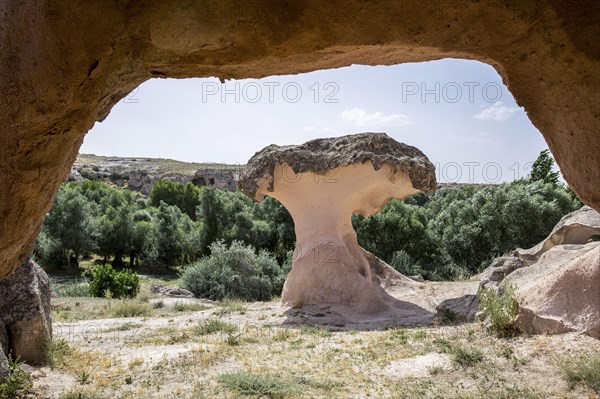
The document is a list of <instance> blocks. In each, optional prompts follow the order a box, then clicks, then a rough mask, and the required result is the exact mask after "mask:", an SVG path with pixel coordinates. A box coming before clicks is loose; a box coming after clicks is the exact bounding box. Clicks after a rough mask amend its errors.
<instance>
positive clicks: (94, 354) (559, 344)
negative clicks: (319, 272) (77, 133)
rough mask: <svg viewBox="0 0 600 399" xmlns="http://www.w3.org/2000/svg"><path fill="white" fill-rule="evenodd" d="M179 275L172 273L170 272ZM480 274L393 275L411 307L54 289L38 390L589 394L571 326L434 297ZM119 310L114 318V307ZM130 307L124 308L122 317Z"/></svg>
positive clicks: (585, 344) (81, 393)
mask: <svg viewBox="0 0 600 399" xmlns="http://www.w3.org/2000/svg"><path fill="white" fill-rule="evenodd" d="M169 284H176V282H169ZM476 289H477V283H476V282H450V283H424V284H422V283H419V284H411V286H410V287H401V286H396V287H388V292H390V293H391V294H392V295H393V296H394V297H396V298H398V299H399V301H401V302H403V303H405V304H406V307H407V309H409V311H408V313H407V314H408V315H409V316H408V317H406V318H405V319H403V318H401V317H400V318H393V317H387V318H386V317H379V318H378V317H372V318H370V319H365V320H362V321H361V320H348V318H346V317H344V316H342V315H341V314H340V313H338V312H336V310H335V309H332V308H327V307H325V308H317V307H304V308H296V309H293V308H289V307H285V306H283V305H282V304H281V303H280V302H279V301H278V300H273V301H271V302H255V303H243V302H239V301H223V302H211V301H206V300H199V299H188V300H181V299H174V298H155V297H152V296H150V295H149V294H147V293H144V291H145V290H147V287H146V286H144V288H143V290H142V294H141V295H140V297H139V298H138V299H136V300H131V301H117V300H111V299H97V298H77V297H68V298H67V297H59V298H53V316H54V320H55V322H54V325H53V327H54V342H53V344H52V345H51V347H50V348H49V354H50V357H51V359H52V362H51V366H44V367H40V368H30V367H28V370H29V371H31V378H32V383H33V388H32V392H31V394H30V397H35V398H62V399H67V398H82V399H83V398H241V397H255V398H257V397H266V398H594V397H596V396H595V394H594V392H593V391H591V390H588V389H586V388H585V387H582V386H575V387H571V386H570V385H569V384H568V382H567V381H566V379H565V378H563V376H562V375H561V371H560V367H559V366H558V365H559V364H560V363H561V362H564V361H568V359H569V357H575V356H578V355H580V354H584V353H588V352H593V351H595V352H598V351H600V341H598V340H595V339H593V338H590V337H586V336H582V335H578V334H563V335H555V336H546V335H536V336H525V335H520V336H516V337H513V338H505V339H500V338H497V337H495V336H494V335H492V334H490V333H488V332H487V331H485V329H484V327H483V324H482V323H481V322H469V323H462V324H461V323H452V324H448V323H444V322H443V321H442V320H440V319H439V318H436V317H435V306H436V305H437V303H439V302H441V301H442V300H444V299H447V298H456V297H460V296H462V295H467V294H473V293H474V292H475V291H476ZM117 316H118V317H117ZM127 316H130V317H127Z"/></svg>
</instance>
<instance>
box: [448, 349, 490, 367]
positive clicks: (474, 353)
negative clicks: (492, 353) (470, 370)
mask: <svg viewBox="0 0 600 399" xmlns="http://www.w3.org/2000/svg"><path fill="white" fill-rule="evenodd" d="M450 356H451V357H452V361H453V362H454V363H456V364H458V365H459V366H462V367H471V366H474V365H475V364H476V363H479V362H481V361H483V359H485V356H484V354H483V352H482V351H480V350H479V349H477V348H473V347H470V346H459V345H453V346H452V348H451V351H450Z"/></svg>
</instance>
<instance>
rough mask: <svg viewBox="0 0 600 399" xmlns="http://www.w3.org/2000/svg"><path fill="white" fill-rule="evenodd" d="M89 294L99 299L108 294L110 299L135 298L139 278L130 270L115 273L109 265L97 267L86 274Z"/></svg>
mask: <svg viewBox="0 0 600 399" xmlns="http://www.w3.org/2000/svg"><path fill="white" fill-rule="evenodd" d="M88 276H89V278H90V285H89V289H90V293H91V294H92V295H93V296H95V297H99V298H103V297H106V296H107V293H110V294H109V295H110V297H111V298H135V296H136V295H137V294H138V292H139V290H140V278H139V277H138V275H137V274H136V273H135V272H133V271H131V270H122V271H119V272H118V271H116V270H114V269H113V268H112V266H111V265H103V266H98V267H96V268H95V269H94V270H92V271H90V272H88Z"/></svg>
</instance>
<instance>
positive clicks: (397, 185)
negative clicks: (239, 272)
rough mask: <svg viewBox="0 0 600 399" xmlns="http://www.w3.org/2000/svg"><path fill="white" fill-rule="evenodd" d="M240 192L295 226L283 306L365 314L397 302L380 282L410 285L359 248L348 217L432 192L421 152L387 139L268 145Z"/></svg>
mask: <svg viewBox="0 0 600 399" xmlns="http://www.w3.org/2000/svg"><path fill="white" fill-rule="evenodd" d="M238 185H239V187H240V190H241V191H242V192H243V193H244V194H246V195H248V196H249V197H250V198H253V199H254V200H256V201H259V202H260V201H261V200H262V199H263V198H264V196H265V195H268V196H271V197H273V198H276V199H277V200H279V201H280V202H281V203H282V204H283V205H284V206H285V207H286V208H287V209H288V211H289V212H290V214H291V215H292V218H293V219H294V224H295V230H296V248H295V251H294V259H293V262H292V270H291V271H290V273H289V275H288V278H287V280H286V282H285V285H284V288H283V293H282V301H283V303H285V304H286V305H289V306H304V305H325V304H327V305H338V306H337V308H336V309H337V310H339V311H341V312H342V313H346V314H348V312H344V309H346V310H350V311H352V312H358V313H361V314H365V313H378V312H383V311H386V310H389V309H390V308H392V307H393V306H394V304H395V303H397V302H398V301H397V300H395V299H394V298H393V297H391V296H390V295H388V294H387V293H386V292H385V291H384V289H383V288H382V287H381V285H380V284H379V282H380V278H383V277H386V276H390V275H394V276H396V277H398V278H401V279H406V280H407V282H406V283H407V284H409V282H408V281H410V279H408V278H406V277H404V276H402V275H400V274H399V273H397V272H396V271H395V270H394V269H392V268H391V267H390V266H389V265H387V264H385V262H383V261H382V260H380V259H378V258H377V257H375V256H374V255H373V254H371V253H369V252H367V251H366V250H364V249H363V248H361V247H360V246H359V244H358V241H357V238H356V233H355V231H354V229H353V228H352V223H351V216H352V214H355V213H356V214H360V215H363V216H369V215H373V214H374V213H376V212H377V211H378V210H380V209H381V208H382V207H383V206H384V205H385V203H386V202H387V201H388V200H389V199H392V198H397V199H401V198H405V197H408V196H410V195H412V194H415V193H418V192H421V191H433V190H435V187H436V181H435V168H434V166H433V164H432V163H431V162H430V161H429V160H428V159H427V157H426V156H425V155H424V154H423V153H422V152H421V151H420V150H418V149H417V148H415V147H411V146H409V145H406V144H402V143H399V142H397V141H395V140H394V139H392V138H390V137H389V136H388V135H386V134H385V133H362V134H355V135H348V136H342V137H336V138H326V139H316V140H312V141H309V142H307V143H305V144H302V145H290V146H277V145H270V146H268V147H266V148H264V149H262V150H261V151H259V152H257V153H256V154H255V155H254V156H253V157H252V158H251V159H250V160H249V161H248V164H247V165H246V168H245V169H244V171H243V172H242V173H241V176H240V180H239V182H238ZM412 284H419V283H417V282H412Z"/></svg>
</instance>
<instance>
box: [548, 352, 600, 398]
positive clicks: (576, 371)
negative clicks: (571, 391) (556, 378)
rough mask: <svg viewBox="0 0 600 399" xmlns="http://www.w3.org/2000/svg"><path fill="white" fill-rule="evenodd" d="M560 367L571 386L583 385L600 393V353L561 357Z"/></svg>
mask: <svg viewBox="0 0 600 399" xmlns="http://www.w3.org/2000/svg"><path fill="white" fill-rule="evenodd" d="M558 368H559V369H560V371H561V373H562V374H563V377H564V378H565V379H566V380H567V382H568V383H569V385H570V386H571V388H574V387H575V386H577V385H583V386H585V387H588V388H589V389H592V390H594V391H595V392H596V393H597V394H599V395H600V353H598V352H590V353H585V354H582V355H579V356H577V357H568V358H563V359H560V360H559V362H558Z"/></svg>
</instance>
